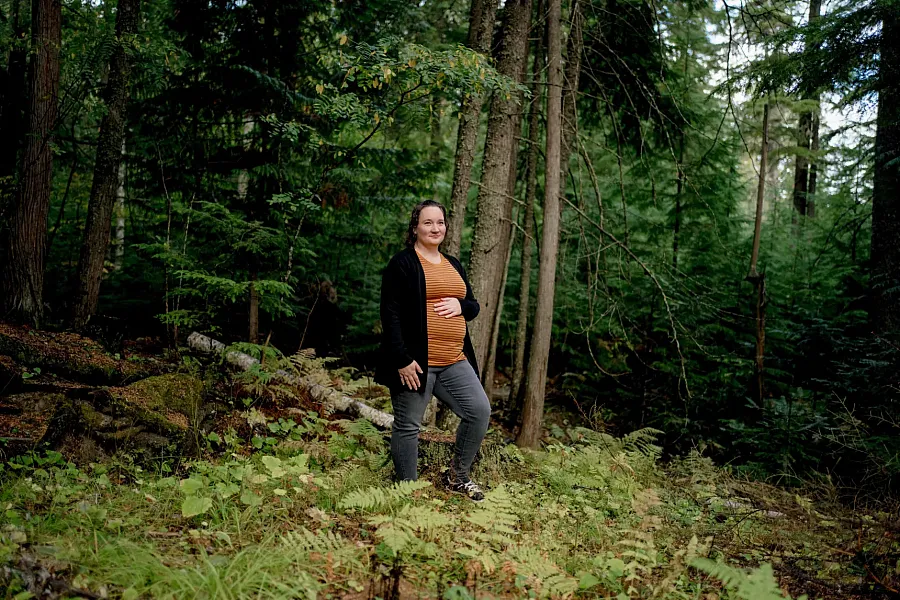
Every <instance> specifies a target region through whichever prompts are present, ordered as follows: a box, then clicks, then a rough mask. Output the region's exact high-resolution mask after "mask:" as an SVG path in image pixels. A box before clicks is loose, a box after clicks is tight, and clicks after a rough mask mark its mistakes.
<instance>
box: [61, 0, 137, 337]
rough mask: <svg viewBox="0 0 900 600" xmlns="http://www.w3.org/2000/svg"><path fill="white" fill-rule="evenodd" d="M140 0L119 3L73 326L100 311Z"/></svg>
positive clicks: (83, 322)
mask: <svg viewBox="0 0 900 600" xmlns="http://www.w3.org/2000/svg"><path fill="white" fill-rule="evenodd" d="M140 7H141V3H140V0H119V2H118V4H117V6H116V46H115V49H114V50H113V53H112V56H111V58H110V60H109V80H108V82H107V84H106V90H105V93H104V95H105V103H106V115H105V116H104V117H103V121H102V123H101V124H100V136H99V137H98V139H97V161H96V163H95V165H94V180H93V183H92V184H91V198H90V202H89V204H88V216H87V223H86V225H85V229H84V241H83V243H82V246H81V260H80V261H79V263H78V287H77V291H76V304H75V312H74V315H73V325H74V326H75V327H76V328H78V327H83V326H84V325H86V324H87V322H88V321H89V320H90V319H91V317H92V316H93V315H94V313H96V312H97V301H98V299H99V297H100V280H101V278H102V276H103V260H104V258H105V257H106V249H107V246H108V245H109V230H110V223H111V219H112V211H113V207H114V206H115V202H116V189H117V188H118V183H119V166H120V165H121V162H122V143H123V141H124V139H125V118H126V115H125V109H126V106H127V104H128V95H129V86H130V83H131V67H132V58H131V55H130V53H129V51H128V50H127V48H126V46H127V45H128V43H129V38H130V37H132V36H134V34H135V33H136V32H137V27H138V20H139V17H140Z"/></svg>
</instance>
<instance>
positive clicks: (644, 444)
mask: <svg viewBox="0 0 900 600" xmlns="http://www.w3.org/2000/svg"><path fill="white" fill-rule="evenodd" d="M662 433H663V432H662V431H660V430H659V429H654V428H652V427H644V428H643V429H638V430H637V431H632V432H631V433H629V434H628V435H626V436H624V437H623V438H622V446H623V448H624V449H625V451H626V452H636V453H638V454H641V455H643V456H644V457H646V458H649V459H651V460H654V461H655V460H656V459H658V458H659V457H660V455H661V454H662V448H661V447H660V446H658V445H657V444H656V438H657V436H659V435H660V434H662Z"/></svg>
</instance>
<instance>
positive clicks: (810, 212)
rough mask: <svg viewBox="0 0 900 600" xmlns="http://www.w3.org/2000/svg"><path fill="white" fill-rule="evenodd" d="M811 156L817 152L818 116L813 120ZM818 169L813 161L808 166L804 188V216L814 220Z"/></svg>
mask: <svg viewBox="0 0 900 600" xmlns="http://www.w3.org/2000/svg"><path fill="white" fill-rule="evenodd" d="M810 149H811V150H812V155H813V157H815V156H816V155H817V153H818V152H819V115H818V114H816V115H815V116H814V118H813V134H812V147H811V148H810ZM818 175H819V167H818V164H817V163H816V161H815V160H813V161H812V162H810V164H809V184H808V185H807V188H806V216H807V217H809V218H810V219H815V218H816V185H817V182H818Z"/></svg>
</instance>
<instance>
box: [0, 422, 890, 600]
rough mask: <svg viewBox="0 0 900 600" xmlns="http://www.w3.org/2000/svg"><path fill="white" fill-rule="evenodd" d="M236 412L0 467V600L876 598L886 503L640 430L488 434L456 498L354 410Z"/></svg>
mask: <svg viewBox="0 0 900 600" xmlns="http://www.w3.org/2000/svg"><path fill="white" fill-rule="evenodd" d="M254 419H255V420H256V421H257V422H256V424H255V428H256V430H255V434H254V437H255V438H259V439H262V440H263V441H260V442H258V443H257V444H251V443H250V442H249V440H242V439H239V438H238V437H237V436H236V434H234V433H233V432H227V433H225V432H223V433H222V434H221V435H219V434H217V435H215V436H214V437H213V436H210V437H211V438H212V439H213V440H215V441H213V442H210V444H209V445H210V447H209V450H208V451H207V452H206V454H205V456H204V458H203V459H202V460H195V461H190V462H185V463H183V464H179V465H178V466H177V467H175V466H173V465H169V464H166V463H159V464H158V465H157V468H156V469H155V470H153V471H151V470H149V469H148V468H147V467H146V465H145V466H144V467H143V468H142V467H140V466H138V465H134V464H131V463H130V462H128V460H127V457H119V459H117V460H115V461H112V462H109V463H106V464H95V465H87V466H82V467H76V466H75V465H72V464H67V463H66V462H65V461H64V460H63V459H62V457H60V456H59V455H56V454H49V455H45V456H43V457H39V458H40V460H38V461H30V462H31V464H24V463H23V462H22V461H19V462H18V463H13V464H12V465H10V466H8V467H7V469H6V471H5V473H3V474H2V478H3V479H2V491H0V565H3V566H0V569H2V570H0V584H2V583H3V582H5V585H6V588H7V591H6V592H5V595H4V593H3V592H0V598H13V597H15V598H20V597H22V598H24V597H29V596H27V593H28V592H29V591H30V592H31V593H35V592H37V591H38V590H39V588H40V585H45V586H46V585H47V584H46V582H47V581H50V582H55V583H54V585H56V586H57V587H58V588H60V589H64V590H66V593H67V594H69V595H70V596H76V597H77V596H79V595H80V596H82V597H98V596H99V597H121V598H228V599H231V598H233V599H239V598H285V599H287V598H329V597H330V598H376V597H381V598H389V597H393V598H417V597H423V598H474V597H479V598H492V597H493V598H524V597H535V598H563V597H583V598H617V599H622V598H696V599H711V598H745V599H748V600H765V599H766V598H777V597H782V596H783V592H786V593H788V594H794V595H795V596H796V595H799V594H800V593H802V592H805V593H808V594H809V595H810V596H811V597H822V598H836V597H838V595H836V592H835V590H837V589H841V590H843V591H842V592H841V594H840V597H844V598H850V597H856V596H855V595H856V594H858V595H860V596H862V595H867V597H873V595H874V597H878V595H879V594H888V593H889V592H888V590H889V589H891V588H894V587H895V586H896V582H897V580H898V573H897V571H898V570H900V564H897V563H896V560H897V557H898V556H900V546H898V544H897V541H896V538H894V537H892V536H893V535H894V534H893V533H892V531H895V530H892V521H891V519H890V517H889V516H885V515H878V514H873V515H860V514H854V513H852V512H850V511H848V510H847V509H845V508H841V507H839V506H837V505H830V504H825V503H822V502H813V501H812V500H810V499H807V498H805V497H802V496H799V495H797V494H796V493H795V492H786V491H784V490H780V489H778V488H774V487H770V486H766V485H762V484H752V483H748V482H742V481H738V480H736V479H734V478H732V477H731V476H730V475H729V474H728V473H727V472H726V471H724V470H722V469H720V468H717V467H715V466H714V465H712V464H711V463H710V461H708V460H707V459H704V458H703V457H700V456H699V455H696V454H694V455H691V456H689V457H685V458H682V459H680V460H676V461H672V462H671V463H669V464H667V465H661V464H660V462H659V455H660V449H659V448H657V447H656V446H655V445H654V443H653V435H654V432H653V431H650V430H645V431H642V432H636V433H635V434H631V435H630V436H626V437H624V438H622V439H613V438H611V437H609V436H606V435H603V434H598V433H596V432H591V431H588V430H585V429H577V428H576V429H572V430H570V431H569V432H567V439H566V441H565V443H563V442H560V443H556V444H552V445H550V446H548V447H547V448H546V449H545V450H544V451H541V452H521V451H519V450H518V449H517V448H515V447H512V446H508V447H506V446H502V445H500V444H499V443H498V442H496V441H495V442H494V443H492V444H491V445H490V446H489V448H490V450H489V451H486V452H485V453H484V456H483V458H482V459H481V462H480V463H479V464H478V465H477V468H476V472H475V476H476V478H479V479H480V480H481V481H483V482H485V483H486V484H487V485H488V487H489V493H488V498H487V501H486V502H485V503H484V504H482V505H474V504H472V503H470V502H469V501H468V500H466V499H464V498H462V497H460V496H455V495H450V494H447V493H446V492H444V491H443V490H442V489H440V487H439V485H429V484H428V481H427V480H426V479H423V480H422V481H423V483H422V485H417V486H410V485H405V486H403V485H401V486H391V485H390V484H389V481H390V477H391V471H390V464H389V460H388V456H387V445H386V443H385V439H384V438H383V436H382V434H380V433H379V432H377V431H376V430H375V429H374V428H372V427H371V426H370V425H368V424H367V423H362V422H346V421H345V422H334V421H327V420H325V419H320V418H318V417H316V416H314V415H313V414H309V415H308V416H307V418H306V419H304V420H303V421H302V422H301V423H293V422H292V421H289V422H285V420H284V419H282V421H281V422H277V421H270V422H269V423H267V424H262V423H259V422H258V421H259V414H258V413H257V414H256V415H255V416H254ZM254 446H258V448H255V447H254ZM440 455H441V454H440V453H436V454H434V455H433V456H440ZM423 460H424V461H428V460H429V459H428V457H427V456H426V457H425V458H424V459H423ZM441 466H442V465H436V464H423V470H424V472H425V473H426V477H430V478H431V479H433V481H434V482H437V481H439V479H438V476H439V474H440V468H441ZM172 469H174V472H172ZM707 558H708V559H711V560H707V561H704V560H703V559H707ZM767 564H770V565H772V567H774V574H775V576H776V577H777V582H776V579H775V578H773V575H771V574H770V573H769V571H767V569H769V568H770V567H766V566H763V567H762V568H760V565H767ZM42 577H43V579H41V578H42ZM39 581H43V582H44V583H42V584H39V583H38V582H39ZM0 590H2V586H0ZM17 594H26V595H17Z"/></svg>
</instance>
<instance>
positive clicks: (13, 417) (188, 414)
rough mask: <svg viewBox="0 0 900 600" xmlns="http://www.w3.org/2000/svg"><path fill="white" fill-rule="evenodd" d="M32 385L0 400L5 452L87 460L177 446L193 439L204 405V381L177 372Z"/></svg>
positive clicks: (180, 447)
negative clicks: (123, 382) (120, 380)
mask: <svg viewBox="0 0 900 600" xmlns="http://www.w3.org/2000/svg"><path fill="white" fill-rule="evenodd" d="M32 387H35V388H41V389H38V390H30V389H29V386H28V385H26V386H24V388H23V390H22V391H21V392H19V393H17V394H12V395H9V396H6V397H4V398H3V399H2V400H0V439H5V440H6V445H5V446H6V448H5V452H6V453H7V454H15V453H19V452H22V451H27V450H30V449H32V448H37V447H43V448H54V449H59V450H61V451H62V452H63V454H65V455H67V456H68V457H69V458H73V459H75V460H76V461H91V460H97V459H98V458H99V457H101V456H103V455H104V454H108V453H110V452H114V451H116V450H140V451H147V452H150V453H154V454H158V453H159V452H160V451H163V450H166V449H171V450H173V451H175V452H180V451H183V450H185V449H186V448H188V447H190V445H191V444H193V443H194V439H193V438H194V436H193V434H194V432H195V431H196V430H197V428H198V424H199V422H200V420H201V418H202V416H203V410H204V403H203V400H204V384H203V382H202V381H200V380H198V379H197V378H195V377H193V376H190V375H185V374H181V373H172V374H168V375H158V376H154V377H148V378H146V379H143V380H141V381H138V382H136V383H133V384H131V385H128V386H124V387H110V388H88V387H67V388H66V387H60V388H58V390H57V391H48V390H47V389H46V388H47V386H32ZM4 417H5V418H4Z"/></svg>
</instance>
